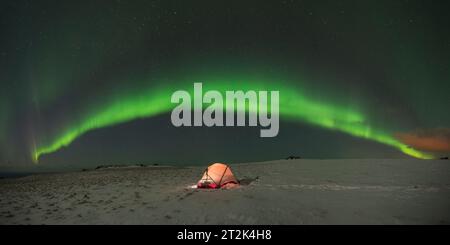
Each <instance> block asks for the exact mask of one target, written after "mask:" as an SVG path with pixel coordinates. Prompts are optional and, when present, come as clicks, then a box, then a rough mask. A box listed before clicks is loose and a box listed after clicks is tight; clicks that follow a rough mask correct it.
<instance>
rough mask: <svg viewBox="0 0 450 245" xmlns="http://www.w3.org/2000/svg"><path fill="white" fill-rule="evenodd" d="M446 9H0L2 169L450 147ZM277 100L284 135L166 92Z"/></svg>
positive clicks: (428, 152) (311, 4)
mask: <svg viewBox="0 0 450 245" xmlns="http://www.w3.org/2000/svg"><path fill="white" fill-rule="evenodd" d="M448 7H450V6H449V4H448V1H432V2H431V1H411V0H409V1H406V0H403V1H400V0H398V1H385V0H383V1H369V0H367V1H287V0H286V1H124V0H122V1H121V0H116V1H24V0H18V1H4V3H3V4H2V6H1V7H0V20H1V21H0V25H1V28H0V32H1V35H0V170H1V169H4V170H23V171H27V170H36V169H45V170H49V169H51V170H53V169H57V170H64V169H79V168H82V167H93V166H97V165H101V164H134V163H144V164H151V163H160V164H177V165H196V164H207V163H210V162H220V161H222V162H231V163H234V162H247V161H264V160H271V159H280V158H284V157H286V156H289V155H298V156H302V157H304V158H410V157H414V158H421V159H429V158H439V157H442V156H446V155H447V154H448V153H449V152H450V113H448V111H449V110H448V107H449V105H450V103H449V102H450V96H449V92H450V61H449V60H450V59H449V55H450V32H449V31H448V24H449V23H450V16H449V15H448V13H447V10H448V9H449V8H448ZM194 82H202V83H203V84H204V89H206V90H208V89H216V90H219V91H225V90H244V91H246V90H277V91H280V119H281V122H280V132H279V135H278V136H277V137H274V138H260V137H259V130H260V128H259V127H212V128H207V127H195V128H194V127H191V128H189V127H181V128H176V127H174V126H173V125H172V124H171V122H170V112H171V109H172V108H173V106H174V105H173V104H171V103H170V96H171V94H172V93H173V92H174V91H176V90H180V89H183V90H189V89H192V86H193V83H194Z"/></svg>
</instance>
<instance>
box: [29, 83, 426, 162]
mask: <svg viewBox="0 0 450 245" xmlns="http://www.w3.org/2000/svg"><path fill="white" fill-rule="evenodd" d="M194 81H197V80H194ZM193 83H194V82H185V83H181V82H180V83H168V84H165V85H163V84H160V85H158V86H153V87H150V88H148V89H147V90H137V91H134V92H130V93H128V94H124V93H122V94H120V96H116V98H112V99H111V100H110V102H109V103H105V104H104V105H103V106H99V107H97V108H94V109H91V110H90V111H88V112H87V113H86V114H85V117H83V118H82V119H81V120H79V121H78V122H76V123H74V124H72V125H70V126H69V127H66V128H65V129H64V130H62V131H61V132H59V133H58V134H57V135H56V137H54V138H53V139H52V140H50V142H47V143H42V142H39V141H38V144H37V145H36V146H33V147H32V151H31V154H32V160H33V162H35V163H37V162H38V160H39V158H40V157H41V156H42V155H44V154H49V153H52V152H56V151H58V150H59V149H61V148H62V147H66V146H68V145H70V144H71V143H72V142H73V141H74V140H75V139H77V138H78V137H80V136H82V135H83V134H85V133H86V132H88V131H91V130H95V129H98V128H103V127H107V126H112V125H116V124H119V123H124V122H129V121H132V120H135V119H139V118H148V117H152V116H155V115H160V114H162V113H167V112H170V110H171V109H173V108H174V107H175V106H176V104H172V103H171V102H170V98H171V95H172V93H173V92H175V91H177V90H186V91H189V92H190V93H191V96H192V95H193ZM206 90H217V91H219V92H222V93H224V92H225V91H228V90H235V91H236V90H242V91H244V92H245V91H248V90H257V91H262V90H266V91H273V90H277V91H280V101H279V104H280V108H279V109H280V119H281V120H294V121H299V122H304V123H308V124H311V125H315V126H319V127H322V128H325V129H329V130H336V131H340V132H343V133H346V134H349V135H352V136H354V137H359V138H363V139H367V140H371V141H375V142H378V143H381V144H384V145H388V146H391V147H394V148H396V149H398V150H400V151H401V152H403V153H404V154H407V155H409V156H412V157H415V158H420V159H432V158H434V157H433V156H432V155H430V154H427V153H424V152H421V151H418V150H415V149H413V148H411V147H409V146H407V145H405V144H403V143H401V142H400V141H398V140H397V139H395V137H393V136H392V132H389V131H385V130H382V129H379V128H373V127H372V126H371V125H370V124H369V123H368V122H367V118H366V117H365V115H363V114H362V113H360V112H359V111H358V110H356V109H353V108H350V107H348V106H338V105H336V104H334V103H324V102H321V101H317V100H312V99H310V98H308V97H306V96H304V94H302V93H301V92H300V91H301V90H300V89H299V88H298V87H296V86H293V85H288V84H286V83H281V84H280V83H277V84H273V83H270V82H262V81H258V82H245V83H239V82H230V81H227V82H225V81H208V80H204V81H203V91H206ZM246 109H248V107H247V108H246Z"/></svg>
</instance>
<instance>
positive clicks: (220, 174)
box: [197, 163, 239, 189]
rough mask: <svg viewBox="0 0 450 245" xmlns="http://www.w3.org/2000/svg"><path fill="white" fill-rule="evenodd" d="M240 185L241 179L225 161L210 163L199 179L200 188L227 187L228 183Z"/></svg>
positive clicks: (198, 185)
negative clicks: (238, 178) (236, 176)
mask: <svg viewBox="0 0 450 245" xmlns="http://www.w3.org/2000/svg"><path fill="white" fill-rule="evenodd" d="M232 184H233V186H234V185H238V184H239V181H238V180H237V179H236V178H235V177H234V174H233V172H232V171H231V168H230V167H229V166H228V165H226V164H223V163H214V164H212V165H210V166H209V167H208V168H207V169H206V170H205V172H204V173H203V176H202V178H201V179H200V180H199V181H198V183H197V187H198V188H210V189H217V188H225V187H226V186H227V185H232Z"/></svg>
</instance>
